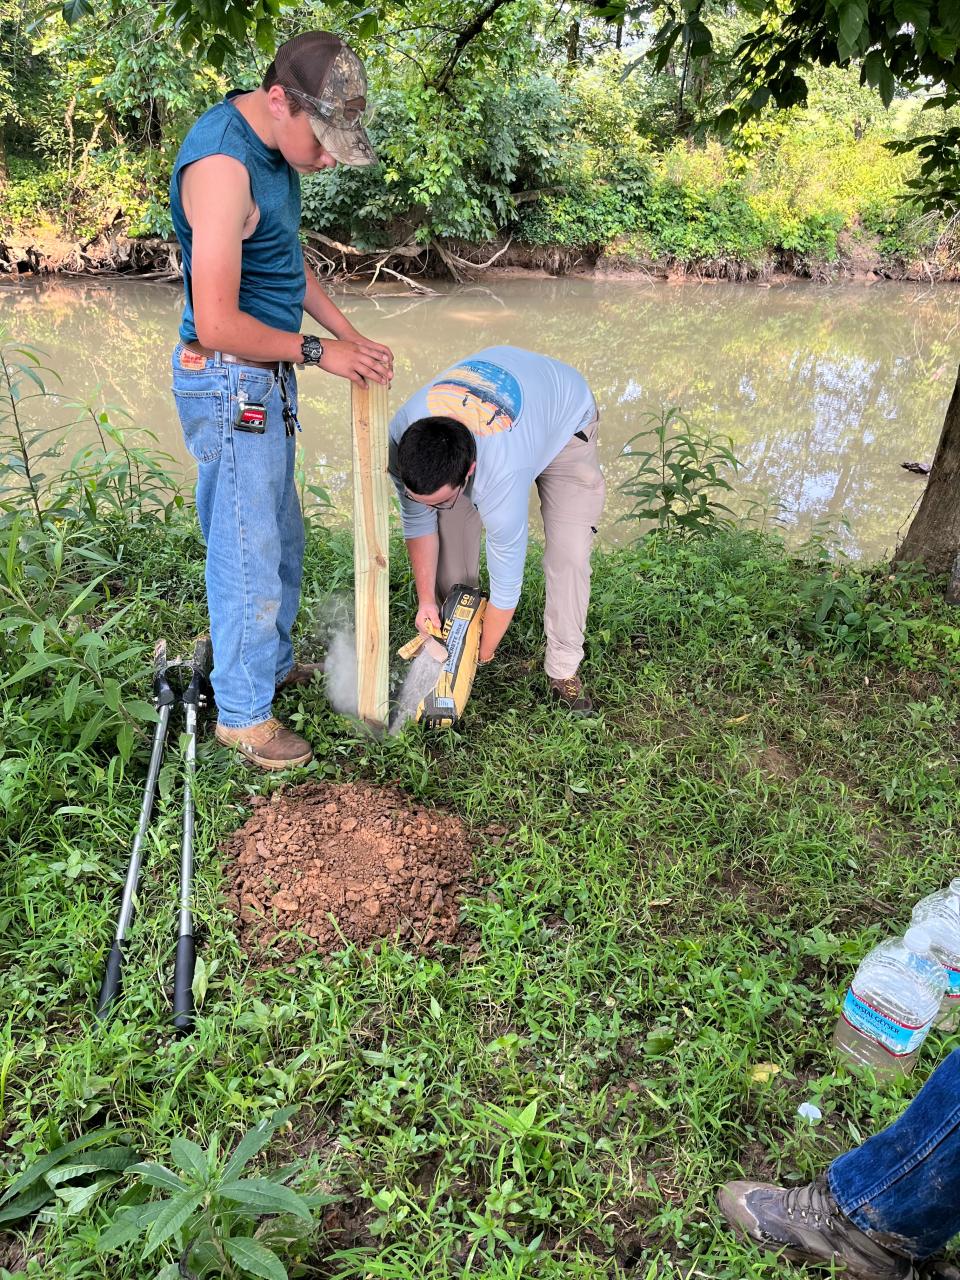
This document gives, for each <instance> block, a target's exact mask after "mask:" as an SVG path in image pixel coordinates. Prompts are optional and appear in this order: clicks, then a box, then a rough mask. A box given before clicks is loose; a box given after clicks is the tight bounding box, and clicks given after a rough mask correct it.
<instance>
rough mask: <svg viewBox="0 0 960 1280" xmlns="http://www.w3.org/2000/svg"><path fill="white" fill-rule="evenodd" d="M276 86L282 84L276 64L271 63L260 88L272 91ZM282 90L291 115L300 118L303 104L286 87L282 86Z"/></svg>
mask: <svg viewBox="0 0 960 1280" xmlns="http://www.w3.org/2000/svg"><path fill="white" fill-rule="evenodd" d="M275 84H280V77H279V76H278V75H277V64H276V62H271V63H270V65H269V67H267V69H266V71H265V72H264V73H263V80H262V81H261V83H260V88H261V89H272V88H273V86H274V85H275ZM281 88H282V89H283V94H284V97H285V98H286V100H287V107H288V108H289V111H290V114H291V115H292V116H298V115H299V114H300V112H301V111H302V110H303V103H302V102H300V101H299V100H298V99H297V98H295V97H294V96H293V94H292V93H290V92H289V91H288V89H287V87H286V85H282V86H281Z"/></svg>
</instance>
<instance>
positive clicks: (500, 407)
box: [390, 347, 597, 609]
mask: <svg viewBox="0 0 960 1280" xmlns="http://www.w3.org/2000/svg"><path fill="white" fill-rule="evenodd" d="M596 415H597V408H596V404H595V402H594V399H593V394H592V393H591V391H590V388H589V387H588V386H587V383H586V380H585V379H584V377H583V376H582V375H581V374H579V373H578V372H577V371H576V369H572V368H571V367H570V366H569V365H567V364H563V363H561V361H559V360H553V359H551V358H550V357H549V356H541V355H537V354H536V353H535V352H533V351H525V350H523V349H522V348H521V347H486V348H485V349H484V350H483V351H478V352H477V353H476V355H472V356H468V357H467V358H466V359H465V360H461V361H460V363H459V364H456V365H454V366H453V367H452V368H450V369H447V370H445V371H444V372H443V373H442V374H440V375H439V377H437V378H434V380H433V381H432V382H430V383H428V384H427V385H426V386H425V387H421V389H420V390H419V391H417V392H416V393H415V394H414V395H412V396H411V397H410V399H409V400H408V401H407V402H406V404H404V405H403V406H402V408H400V409H398V410H397V412H396V413H395V414H394V416H393V419H392V421H391V423H390V440H391V446H392V450H391V451H392V452H395V446H396V445H397V444H398V443H399V440H400V437H401V436H402V435H403V433H404V432H405V431H406V429H407V427H409V426H410V424H411V423H412V422H417V421H418V420H419V419H420V418H430V417H448V418H456V419H457V420H458V421H459V422H462V423H464V425H465V426H467V427H469V429H470V430H471V431H472V432H473V435H474V438H475V440H476V445H477V469H476V471H475V472H474V474H473V476H472V478H471V479H470V481H469V482H468V483H467V487H466V489H465V491H464V492H465V493H466V495H467V497H468V498H469V499H470V500H471V502H472V503H473V505H474V506H475V507H476V508H477V510H478V511H479V513H480V519H481V520H482V521H483V527H484V529H485V531H486V535H487V568H488V570H489V573H490V603H491V604H493V605H495V606H496V607H497V608H498V609H512V608H514V607H515V606H516V603H517V601H518V600H519V599H520V588H521V585H522V583H523V564H524V560H525V559H526V554H527V511H528V506H529V501H530V486H531V485H532V484H533V482H534V480H535V479H536V478H537V476H538V475H539V474H540V473H541V471H543V470H544V469H545V468H546V467H548V466H549V465H550V463H551V462H552V461H553V459H554V458H555V457H556V456H557V454H558V453H559V452H560V450H561V449H562V448H563V447H564V445H566V444H567V442H568V441H569V440H570V439H571V437H572V436H573V435H574V434H575V433H576V432H577V431H579V430H581V429H582V428H583V427H585V426H586V425H587V424H588V423H590V422H592V421H593V420H594V418H595V417H596ZM391 470H393V468H391ZM394 483H395V485H396V487H397V493H398V495H399V498H400V507H401V513H402V516H403V534H404V537H405V538H420V537H423V536H424V535H426V534H430V533H434V532H435V531H436V528H437V513H436V511H434V510H432V508H430V507H425V506H424V505H423V503H420V502H414V501H412V499H410V498H408V497H407V495H406V492H405V490H404V488H403V485H402V484H401V483H400V481H399V479H397V477H396V475H394Z"/></svg>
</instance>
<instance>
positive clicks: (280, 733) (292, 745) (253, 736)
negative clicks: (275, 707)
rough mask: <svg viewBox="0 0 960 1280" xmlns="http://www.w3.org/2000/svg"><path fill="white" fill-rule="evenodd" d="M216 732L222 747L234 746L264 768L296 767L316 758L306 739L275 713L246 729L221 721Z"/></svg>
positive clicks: (244, 755) (246, 758)
mask: <svg viewBox="0 0 960 1280" xmlns="http://www.w3.org/2000/svg"><path fill="white" fill-rule="evenodd" d="M215 734H216V739H217V741H218V742H219V743H220V744H221V745H222V746H224V747H233V748H234V750H236V751H238V752H239V753H240V755H242V756H243V758H244V759H245V760H249V761H250V762H251V764H256V765H259V766H260V768H261V769H292V768H294V767H295V766H296V765H300V764H309V762H310V761H311V760H312V759H313V751H312V750H311V748H310V744H309V742H307V740H306V738H301V737H300V736H299V734H296V733H294V732H293V730H292V729H287V728H285V727H284V726H283V725H282V724H281V723H280V721H279V720H277V719H276V718H275V717H274V716H271V717H270V719H269V720H262V721H261V722H260V724H254V725H248V726H246V727H244V728H242V729H233V728H231V727H229V726H228V725H222V724H218V725H217V727H216V730H215Z"/></svg>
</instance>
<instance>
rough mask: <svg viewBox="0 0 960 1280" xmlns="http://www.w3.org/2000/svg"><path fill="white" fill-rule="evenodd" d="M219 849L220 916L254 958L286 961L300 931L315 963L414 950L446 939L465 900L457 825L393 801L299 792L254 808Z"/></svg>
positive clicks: (396, 796) (466, 853) (370, 791)
mask: <svg viewBox="0 0 960 1280" xmlns="http://www.w3.org/2000/svg"><path fill="white" fill-rule="evenodd" d="M251 804H252V805H253V806H254V812H253V814H252V815H251V816H250V818H249V820H248V821H247V822H246V823H245V824H244V825H243V826H242V827H240V829H239V830H238V831H235V832H234V833H233V835H232V836H231V837H230V839H229V840H228V841H227V843H226V845H225V847H224V848H225V852H226V854H227V857H228V859H229V864H228V867H227V879H228V890H227V891H228V895H229V901H230V905H231V906H232V907H233V909H234V911H235V912H236V914H237V921H238V930H239V934H240V940H241V942H242V943H243V945H244V947H245V948H246V950H247V951H248V952H250V953H255V952H256V951H259V950H261V949H263V948H265V947H269V946H275V947H276V948H277V949H278V950H279V951H280V952H281V954H283V955H285V956H290V957H292V956H293V955H295V954H297V953H298V952H299V951H300V950H301V949H302V943H298V942H297V941H296V940H295V939H293V938H290V937H284V936H283V935H284V933H285V932H286V931H288V930H291V929H300V930H302V931H303V932H304V933H306V934H307V935H308V936H309V937H310V938H312V939H313V940H314V944H315V948H316V950H318V951H323V952H329V951H337V950H340V949H341V948H343V946H344V945H345V944H346V942H347V941H349V942H355V943H357V944H359V945H361V946H362V945H364V944H366V943H368V942H372V941H373V940H374V939H376V938H385V937H386V938H395V937H398V936H399V938H400V939H401V940H403V941H408V942H409V943H410V944H411V945H413V946H415V947H418V948H421V949H422V948H425V947H428V946H429V945H430V944H431V943H432V942H434V941H438V940H439V941H442V942H452V941H453V940H454V938H455V937H456V935H457V925H458V910H459V900H460V896H461V894H462V893H464V892H467V893H472V892H475V890H476V888H477V885H476V884H475V883H474V882H472V881H470V879H469V877H470V873H471V865H472V850H471V846H470V843H469V841H468V839H467V833H466V830H465V829H464V826H463V823H462V822H461V821H460V819H459V818H456V817H453V816H451V815H450V814H446V813H440V812H438V811H437V810H435V809H427V808H423V807H421V806H418V805H416V804H415V803H414V802H411V800H410V799H409V797H406V796H403V795H401V794H400V793H399V792H397V791H389V790H381V789H378V788H376V787H371V786H366V785H363V784H334V783H329V784H327V783H309V784H307V785H305V786H298V787H291V788H285V789H281V790H279V791H275V792H274V793H273V795H272V796H270V797H269V798H268V797H266V796H255V797H254V798H253V799H252V800H251Z"/></svg>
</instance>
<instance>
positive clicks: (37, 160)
mask: <svg viewBox="0 0 960 1280" xmlns="http://www.w3.org/2000/svg"><path fill="white" fill-rule="evenodd" d="M429 9H430V11H429V13H428V12H427V9H426V7H424V8H423V11H422V12H421V8H420V7H419V6H412V7H411V6H409V5H408V6H404V7H403V9H402V10H401V9H399V8H396V9H395V8H393V7H391V6H389V5H387V6H385V7H384V8H382V9H381V10H378V11H374V10H370V9H363V10H362V11H359V12H358V11H357V9H356V8H355V7H354V6H351V5H350V4H349V3H346V0H343V2H342V3H333V4H329V5H326V6H319V5H316V4H300V5H298V6H297V7H296V8H291V9H289V10H288V11H286V13H285V15H284V18H283V21H282V22H280V21H279V20H278V21H277V22H276V23H275V24H274V27H273V28H272V30H273V32H274V35H275V36H276V38H283V37H284V36H285V35H286V34H289V33H291V32H293V31H295V30H298V29H302V28H304V27H306V26H311V25H318V24H320V25H328V26H332V27H334V28H335V29H340V30H342V31H344V33H345V34H346V35H347V36H348V37H349V38H351V39H352V40H353V41H354V43H355V44H356V46H357V48H358V49H359V51H360V52H361V53H362V54H363V56H364V57H365V59H366V61H367V63H368V66H369V69H370V75H371V82H372V85H373V94H374V98H375V100H376V101H377V103H378V108H379V111H378V116H377V119H376V120H375V121H374V125H373V129H372V133H373V136H374V139H375V142H376V144H377V147H378V150H379V152H380V155H381V158H382V161H383V163H382V164H381V165H380V166H378V167H377V168H375V169H372V170H343V169H340V170H337V171H336V172H335V173H333V174H332V175H331V174H326V175H322V176H319V177H316V178H311V179H309V180H307V181H306V182H305V183H304V215H305V222H306V224H307V226H309V227H312V228H313V229H316V230H318V231H321V232H323V233H325V234H327V235H329V236H332V237H333V238H335V239H337V240H340V241H345V242H347V243H350V244H353V245H356V246H359V247H361V248H372V247H383V246H387V245H391V244H397V243H402V242H406V241H415V242H417V243H428V242H429V241H431V240H432V239H434V238H435V237H442V238H453V239H455V240H463V241H470V242H481V243H482V242H487V241H493V240H495V239H496V238H497V237H505V236H508V235H512V236H514V237H515V239H516V240H517V241H518V242H520V243H521V244H527V245H531V246H541V245H549V246H558V247H560V248H561V249H564V250H568V251H570V252H571V253H573V254H576V253H584V252H585V253H587V254H588V255H594V254H597V253H600V252H604V253H606V255H607V256H608V257H609V258H610V259H611V260H613V261H615V262H616V261H620V262H625V263H630V262H637V261H639V262H650V261H659V262H667V263H670V262H673V263H676V264H678V265H680V266H684V265H700V264H702V265H705V266H706V267H707V268H708V269H713V270H723V269H725V268H726V267H727V266H729V267H730V268H731V269H732V270H734V271H735V272H737V273H739V272H754V271H765V270H767V269H768V268H770V267H772V266H776V265H786V266H787V267H798V268H799V269H803V270H808V271H813V272H815V273H819V272H821V271H823V270H825V269H829V266H830V264H831V263H833V262H836V261H837V260H844V261H849V262H852V263H854V265H857V266H861V267H867V266H871V265H872V266H878V265H883V266H884V267H885V268H889V269H892V270H894V271H898V270H902V269H903V268H904V266H905V265H906V264H909V263H911V262H915V261H916V260H917V259H921V258H923V257H924V256H929V255H930V254H932V253H934V252H935V251H936V250H937V248H938V247H939V248H940V249H942V248H943V246H938V238H939V236H940V232H941V227H940V225H939V224H938V223H937V222H936V220H935V219H934V220H930V219H927V220H921V219H920V218H919V213H920V210H919V207H918V206H916V205H912V204H911V203H910V202H909V201H908V202H904V201H903V200H902V197H903V196H904V194H905V193H906V189H907V184H908V183H909V182H910V181H911V179H912V178H913V177H914V175H915V174H916V170H917V163H916V160H915V159H914V158H913V157H912V156H909V155H905V156H894V155H892V154H891V153H890V152H889V151H887V150H886V149H885V144H886V143H888V142H905V141H906V140H908V139H909V138H910V137H912V136H913V135H914V134H915V133H916V132H917V130H918V129H919V128H920V125H919V123H918V121H919V113H920V106H921V102H920V100H917V101H914V100H898V102H897V103H896V104H895V107H894V109H892V110H891V111H890V112H889V113H887V112H884V111H883V109H882V106H881V104H880V100H879V98H878V97H877V96H876V95H875V94H873V93H872V91H870V90H868V89H867V90H865V89H862V88H860V86H859V84H858V71H857V70H856V69H855V68H854V69H846V70H843V69H838V68H833V69H830V70H828V69H820V70H818V71H817V72H816V73H815V74H814V75H812V77H810V82H811V93H810V99H809V105H808V106H807V108H805V109H804V110H795V111H793V112H791V113H789V114H788V115H786V116H777V115H773V114H766V115H763V116H761V117H759V118H758V119H757V120H756V121H755V122H753V123H751V124H749V125H748V126H747V127H746V128H745V129H744V130H743V131H742V132H741V133H740V134H739V135H738V136H737V138H736V139H735V140H734V141H733V142H731V143H728V144H725V145H723V146H721V145H720V144H719V143H716V142H714V143H711V144H709V145H705V143H704V134H703V129H704V127H705V126H706V125H707V124H708V123H709V122H710V120H711V119H713V117H714V116H715V115H716V113H717V111H719V110H720V109H721V108H722V107H723V106H724V103H725V102H727V101H729V100H730V98H731V96H733V95H735V92H736V86H735V84H734V83H733V82H732V78H733V75H734V68H733V63H732V55H733V51H734V49H735V48H736V43H737V41H738V39H739V38H740V37H741V36H742V34H743V32H744V31H745V30H746V24H745V22H744V20H743V19H742V18H737V17H731V16H730V15H729V14H727V13H726V12H725V11H724V10H723V9H722V7H718V8H716V11H715V12H714V13H713V17H712V19H711V21H712V24H713V26H712V30H713V33H714V39H713V46H712V49H711V53H710V57H709V58H707V59H701V60H700V61H698V62H695V64H694V65H693V67H692V68H688V67H687V65H686V64H685V62H683V61H679V60H668V61H667V63H666V64H665V65H664V67H662V68H661V69H659V70H657V69H656V68H655V66H654V64H653V63H652V62H651V61H650V60H649V59H648V58H645V57H644V56H643V53H644V50H645V49H646V48H647V46H648V44H649V41H650V39H651V35H652V31H653V27H652V25H651V21H652V18H651V16H650V15H640V16H638V17H637V18H635V19H633V20H632V21H633V25H632V26H631V25H630V23H628V24H627V26H626V29H625V34H624V35H623V38H622V43H623V47H622V48H615V47H614V45H615V43H616V37H615V28H614V27H612V26H611V25H610V24H609V23H607V22H605V21H604V20H602V19H598V18H596V17H593V18H590V17H588V16H586V15H587V9H588V7H587V8H585V9H584V12H583V13H582V14H581V15H580V16H579V19H578V17H577V15H576V11H571V12H570V13H566V12H565V13H563V14H559V13H558V12H557V11H556V10H555V8H553V7H552V6H549V5H547V4H546V3H545V0H505V2H504V3H503V4H502V5H501V6H499V7H497V9H496V12H494V13H492V14H491V15H490V17H489V19H488V21H487V22H486V23H485V24H484V25H483V26H482V27H481V28H480V30H479V31H477V32H476V33H475V34H474V35H473V37H472V38H471V39H470V40H469V41H468V42H467V43H466V44H465V45H464V46H463V47H462V49H461V48H460V46H459V44H458V40H457V38H456V37H458V34H461V35H462V33H463V32H464V31H465V30H467V28H468V24H469V20H470V18H471V17H472V16H475V14H476V12H477V9H476V6H471V5H470V4H468V3H467V2H466V0H447V3H446V4H445V5H444V6H443V7H442V8H440V9H437V7H436V6H430V7H429ZM0 15H2V16H0V73H2V72H3V70H4V69H5V68H6V69H7V74H8V78H9V76H13V77H14V78H15V80H16V83H17V85H18V87H19V88H20V90H21V92H20V93H19V94H18V95H17V102H16V109H15V110H14V107H13V106H12V105H11V104H12V99H11V100H10V102H7V100H6V99H4V97H3V89H2V85H3V83H4V81H3V77H2V74H0V114H2V121H3V123H2V130H0V133H2V139H3V141H4V142H5V146H6V151H7V154H8V157H9V159H8V168H9V182H8V185H7V188H6V191H5V195H4V200H3V202H2V208H0V235H2V234H6V235H8V236H10V235H13V236H26V235H28V234H30V233H33V234H39V235H41V236H46V237H47V238H53V237H57V236H59V237H64V238H67V239H69V240H81V241H86V240H88V239H91V238H92V237H93V236H95V235H96V233H97V232H99V231H101V230H104V229H105V228H107V227H110V226H111V225H115V226H120V227H125V228H126V229H127V230H128V231H129V232H130V233H132V234H134V235H138V234H144V233H161V234H169V233H170V220H169V214H168V211H167V208H166V199H167V198H166V185H167V180H168V176H169V172H170V167H171V164H172V161H173V157H174V155H175V153H176V148H177V146H178V145H179V142H180V140H181V138H182V136H183V134H184V132H185V131H186V129H187V128H188V127H189V125H190V124H191V123H192V121H193V120H194V119H195V118H196V117H197V115H199V114H200V112H201V111H202V110H204V109H205V107H206V106H208V105H210V103H212V102H213V101H215V100H216V99H217V98H218V97H219V96H220V95H221V94H222V92H223V91H224V90H225V88H227V87H229V86H230V85H240V86H246V87H250V86H252V85H254V84H256V83H257V81H258V79H259V76H260V74H261V72H262V70H263V69H264V67H265V65H266V63H267V61H268V56H269V55H268V52H267V48H268V46H269V43H270V42H269V41H268V40H267V39H266V36H265V34H264V39H263V40H262V41H260V47H258V46H256V45H254V46H252V47H250V48H247V49H244V48H243V47H242V46H239V45H237V44H236V43H235V42H234V44H233V45H232V47H231V46H226V45H225V46H224V48H223V49H222V50H221V52H222V54H223V56H222V58H219V57H218V67H219V69H215V68H214V67H212V66H211V65H210V64H209V63H208V62H205V61H204V60H203V59H202V58H197V57H184V56H183V54H182V52H181V50H180V47H179V44H178V41H179V40H180V39H181V38H182V37H183V35H184V31H183V28H182V27H179V28H176V29H174V27H173V25H172V24H171V22H170V20H169V18H164V17H163V16H161V17H159V18H158V17H157V16H156V11H155V9H154V7H153V6H150V5H147V4H146V3H145V2H144V0H135V3H133V4H125V5H123V6H119V7H117V9H115V10H110V9H105V10H103V11H100V10H95V11H94V13H93V15H92V16H88V17H86V18H84V19H83V20H82V21H80V22H77V23H76V24H75V25H74V26H71V27H67V26H66V25H64V24H62V23H61V22H59V21H57V20H55V19H49V20H47V21H46V22H44V23H43V24H42V25H40V26H39V27H37V26H31V24H30V19H31V18H32V17H33V16H34V14H33V9H32V7H31V5H30V4H22V5H18V4H15V3H13V0H5V8H3V9H2V10H0ZM654 16H655V15H654ZM571 33H572V34H571ZM571 39H572V41H573V43H572V45H571ZM939 114H940V116H941V117H943V116H944V113H943V112H942V111H941V112H940V113H939ZM930 119H931V118H930V117H929V116H928V117H927V118H926V120H925V122H924V126H923V127H927V124H928V123H929V121H930ZM934 123H936V120H935V118H934ZM944 123H945V124H946V123H948V120H946V119H945V120H944ZM0 150H2V148H0ZM27 157H29V159H28V158H27Z"/></svg>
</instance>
